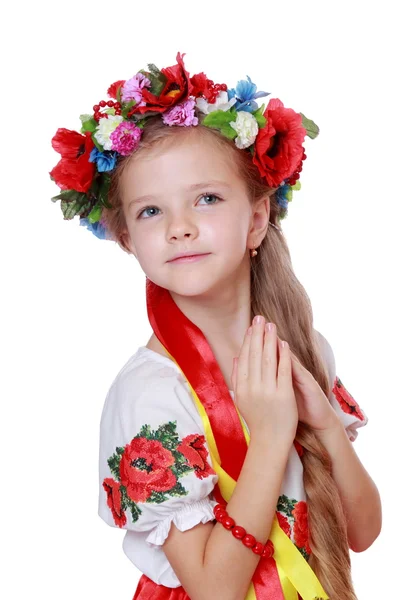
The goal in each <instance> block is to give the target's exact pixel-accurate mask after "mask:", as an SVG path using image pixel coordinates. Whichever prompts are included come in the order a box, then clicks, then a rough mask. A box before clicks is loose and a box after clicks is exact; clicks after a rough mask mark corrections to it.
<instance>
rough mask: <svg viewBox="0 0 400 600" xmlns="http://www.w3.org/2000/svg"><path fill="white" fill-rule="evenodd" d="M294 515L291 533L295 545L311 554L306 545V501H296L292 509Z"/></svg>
mask: <svg viewBox="0 0 400 600" xmlns="http://www.w3.org/2000/svg"><path fill="white" fill-rule="evenodd" d="M292 515H293V517H294V525H293V535H294V540H295V543H296V546H299V548H304V549H305V551H306V552H307V554H311V548H310V546H309V545H308V518H307V503H306V502H304V501H303V500H300V501H299V502H297V504H296V506H295V507H294V509H293V510H292Z"/></svg>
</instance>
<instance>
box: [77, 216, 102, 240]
mask: <svg viewBox="0 0 400 600" xmlns="http://www.w3.org/2000/svg"><path fill="white" fill-rule="evenodd" d="M79 225H84V226H85V227H87V228H88V229H89V231H91V232H92V233H94V235H95V236H96V237H98V238H99V239H100V240H106V239H108V238H107V230H106V228H105V227H104V225H102V223H101V222H100V221H96V223H91V222H90V221H89V219H87V218H82V217H80V218H79Z"/></svg>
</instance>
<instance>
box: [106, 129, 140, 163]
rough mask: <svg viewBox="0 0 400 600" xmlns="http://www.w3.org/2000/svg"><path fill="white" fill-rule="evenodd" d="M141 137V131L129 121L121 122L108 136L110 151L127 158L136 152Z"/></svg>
mask: <svg viewBox="0 0 400 600" xmlns="http://www.w3.org/2000/svg"><path fill="white" fill-rule="evenodd" d="M141 137H142V130H141V129H140V127H137V125H135V123H133V122H131V121H122V123H120V124H119V125H118V127H116V128H115V129H114V131H113V132H112V133H111V135H110V140H111V144H112V146H111V150H116V151H117V152H119V153H120V154H122V155H123V156H128V154H130V153H131V152H133V151H134V150H136V148H137V147H138V145H139V141H140V138H141Z"/></svg>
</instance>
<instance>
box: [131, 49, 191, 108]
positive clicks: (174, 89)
mask: <svg viewBox="0 0 400 600" xmlns="http://www.w3.org/2000/svg"><path fill="white" fill-rule="evenodd" d="M184 56H185V54H182V56H181V54H180V52H178V54H177V55H176V61H177V63H178V64H176V65H174V66H172V67H166V68H164V69H161V73H163V74H164V75H165V76H166V78H167V82H166V84H165V85H164V88H163V89H162V91H161V93H160V95H159V96H154V94H152V93H151V92H150V90H148V89H146V88H143V89H142V100H143V102H145V103H146V105H145V106H134V107H133V108H132V110H131V111H130V112H129V115H128V116H131V115H133V114H134V113H140V114H143V113H145V112H148V111H153V112H160V113H162V112H164V111H166V110H167V109H168V108H171V106H173V105H174V104H178V103H179V102H183V101H184V100H187V98H188V97H189V96H191V95H192V93H193V86H192V84H191V82H190V78H189V73H188V71H186V69H185V66H184V64H183V57H184Z"/></svg>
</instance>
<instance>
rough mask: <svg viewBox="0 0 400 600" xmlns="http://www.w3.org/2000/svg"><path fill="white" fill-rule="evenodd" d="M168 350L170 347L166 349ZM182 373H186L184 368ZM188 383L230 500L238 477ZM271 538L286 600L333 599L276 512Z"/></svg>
mask: <svg viewBox="0 0 400 600" xmlns="http://www.w3.org/2000/svg"><path fill="white" fill-rule="evenodd" d="M165 350H166V349H165ZM166 352H168V351H167V350H166ZM168 355H169V356H170V358H171V360H173V361H174V362H175V364H176V365H177V366H178V368H179V370H180V371H181V372H182V369H181V368H180V367H179V365H178V363H177V362H176V360H174V357H173V356H172V355H171V354H170V353H169V352H168ZM182 374H183V376H184V373H183V372H182ZM185 379H186V377H185ZM186 381H187V379H186ZM188 384H189V386H190V390H191V393H192V396H193V399H194V401H195V404H196V407H197V410H198V411H199V414H200V416H201V419H202V421H203V426H204V431H205V434H206V439H207V445H208V448H209V450H210V456H211V461H212V467H213V469H214V471H215V472H216V473H217V475H218V485H219V488H220V491H221V494H222V496H223V498H224V500H225V502H229V500H230V498H231V496H232V494H233V491H234V489H235V486H236V481H235V480H234V479H232V477H231V476H230V475H229V474H228V473H226V471H224V469H223V468H222V467H221V459H220V456H219V453H218V448H217V444H216V442H215V438H214V434H213V431H212V428H211V425H210V421H209V418H208V416H207V413H206V411H205V408H204V406H203V405H202V403H201V402H200V400H199V398H198V396H197V394H196V392H195V390H194V389H193V388H192V386H191V385H190V383H189V381H188ZM235 408H236V412H237V414H238V416H239V419H240V423H241V425H242V429H243V433H244V436H245V438H246V443H247V445H249V442H250V436H249V434H248V432H247V429H246V426H245V424H244V422H243V419H242V417H241V415H240V413H239V411H238V409H237V406H236V405H235ZM269 539H270V540H271V541H272V543H273V544H274V550H275V551H274V560H275V562H276V567H277V570H278V575H279V579H280V582H281V586H282V591H283V595H284V598H285V600H298V595H297V592H298V593H299V594H300V595H301V597H302V598H303V600H329V597H328V596H327V594H326V592H325V591H324V589H323V587H322V585H321V584H320V582H319V580H318V578H317V576H316V575H315V573H314V571H313V570H312V568H311V567H310V565H309V564H308V562H307V561H306V559H305V558H304V557H303V555H302V554H301V552H299V550H298V549H297V548H296V546H295V545H294V544H293V542H292V541H291V540H290V538H289V537H288V536H287V535H286V534H285V532H284V531H283V530H282V529H281V527H280V526H279V522H278V519H277V518H276V515H275V516H274V519H273V522H272V527H271V533H270V536H269ZM245 600H257V598H256V594H255V590H254V585H253V583H251V584H250V587H249V589H248V592H247V595H246V599H245Z"/></svg>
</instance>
